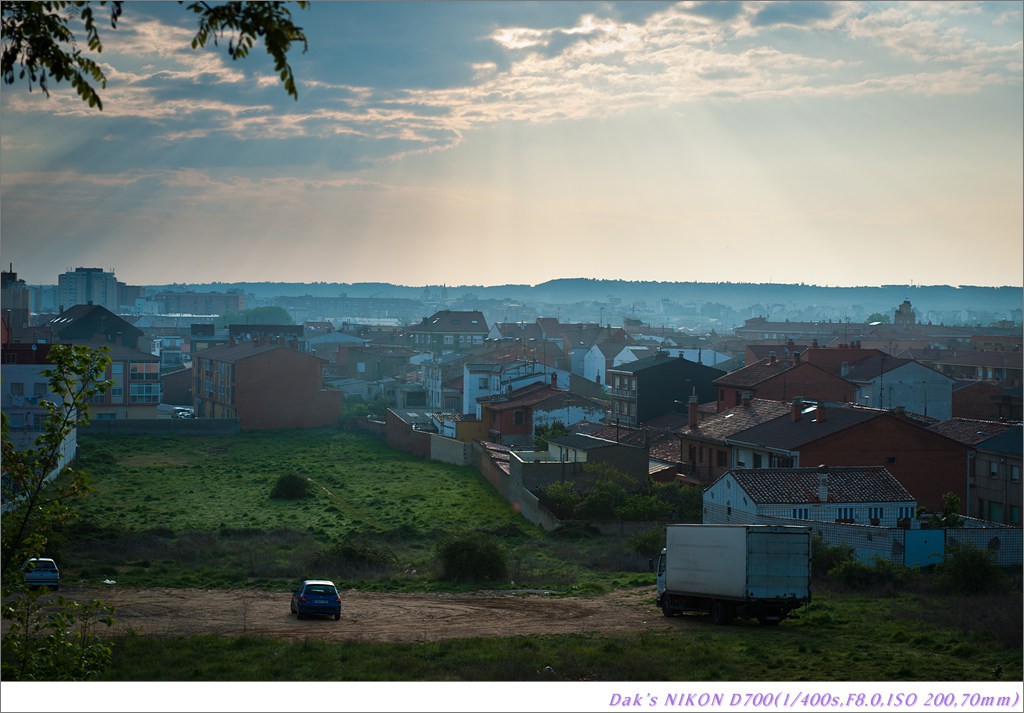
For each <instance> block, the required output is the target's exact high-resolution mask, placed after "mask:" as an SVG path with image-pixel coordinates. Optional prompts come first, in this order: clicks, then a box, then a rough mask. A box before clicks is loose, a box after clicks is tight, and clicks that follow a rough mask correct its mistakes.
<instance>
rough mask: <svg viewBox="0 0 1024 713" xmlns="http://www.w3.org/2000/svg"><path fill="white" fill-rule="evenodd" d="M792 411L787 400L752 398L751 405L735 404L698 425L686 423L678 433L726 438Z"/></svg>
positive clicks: (705, 437) (709, 437)
mask: <svg viewBox="0 0 1024 713" xmlns="http://www.w3.org/2000/svg"><path fill="white" fill-rule="evenodd" d="M790 412H791V406H790V405H789V403H787V402H785V401H773V400H771V399H750V405H749V406H742V405H740V406H733V407H732V408H730V409H727V410H725V411H722V412H721V413H717V414H715V415H714V416H706V417H704V418H703V419H702V420H701V421H700V423H698V424H697V425H696V426H692V427H691V426H689V425H684V426H683V427H682V428H679V429H678V430H677V433H679V434H680V435H682V436H688V437H692V438H703V439H710V440H724V439H725V438H727V437H729V436H731V435H733V434H734V433H739V432H740V431H745V430H747V429H748V428H753V427H754V426H757V425H758V424H762V423H766V422H768V421H771V420H773V419H776V418H779V417H780V416H786V415H787V414H790ZM787 417H788V416H787Z"/></svg>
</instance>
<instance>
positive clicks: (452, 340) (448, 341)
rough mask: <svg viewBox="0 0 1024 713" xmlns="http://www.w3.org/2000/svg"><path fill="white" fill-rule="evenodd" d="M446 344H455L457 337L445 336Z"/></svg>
mask: <svg viewBox="0 0 1024 713" xmlns="http://www.w3.org/2000/svg"><path fill="white" fill-rule="evenodd" d="M444 343H445V344H455V337H454V336H452V335H451V334H446V335H444Z"/></svg>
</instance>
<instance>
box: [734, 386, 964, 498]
mask: <svg viewBox="0 0 1024 713" xmlns="http://www.w3.org/2000/svg"><path fill="white" fill-rule="evenodd" d="M729 444H730V447H731V450H732V453H731V458H732V459H733V460H734V461H737V462H738V461H743V462H744V463H745V464H746V465H747V466H751V465H752V466H753V467H754V468H758V467H768V468H773V467H781V468H796V467H814V466H818V465H826V466H829V467H834V466H884V467H885V469H886V470H888V471H889V472H890V473H892V474H893V476H894V477H895V478H896V479H897V480H898V481H899V482H900V483H902V484H903V487H905V488H906V489H907V491H908V492H910V494H911V495H913V496H914V499H915V500H917V502H918V503H919V504H920V505H922V506H924V507H925V508H927V509H928V510H931V511H937V510H940V509H941V506H942V496H943V495H945V494H946V493H954V494H955V495H956V496H957V497H959V498H960V503H961V512H963V513H966V510H965V509H964V508H965V507H966V503H967V478H968V470H967V468H968V464H967V447H966V446H965V445H964V444H962V443H958V442H957V441H955V440H953V439H951V438H947V437H946V436H944V435H941V434H939V433H935V432H934V431H931V430H929V429H928V428H927V427H926V426H925V425H924V424H922V423H918V422H916V421H914V420H911V419H910V418H909V417H908V416H907V415H905V414H901V413H898V412H889V411H883V410H880V409H868V408H863V407H855V406H849V407H844V406H834V405H830V406H828V407H827V408H826V407H825V406H824V405H822V404H813V403H810V404H809V403H803V404H802V403H800V402H799V401H797V402H794V403H793V405H792V408H791V412H790V413H789V414H787V415H785V416H780V417H777V418H775V419H772V420H770V421H767V422H765V423H762V424H759V425H757V426H753V427H752V428H748V429H746V430H744V431H739V432H736V433H733V434H731V435H730V437H729Z"/></svg>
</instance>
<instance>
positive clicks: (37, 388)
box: [32, 381, 50, 396]
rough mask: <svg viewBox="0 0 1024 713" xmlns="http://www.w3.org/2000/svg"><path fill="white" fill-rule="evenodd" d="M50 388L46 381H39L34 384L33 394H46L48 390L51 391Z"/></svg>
mask: <svg viewBox="0 0 1024 713" xmlns="http://www.w3.org/2000/svg"><path fill="white" fill-rule="evenodd" d="M49 388H50V387H49V385H48V384H47V383H46V382H45V381H37V382H36V383H34V384H32V395H33V396H46V392H47V391H49Z"/></svg>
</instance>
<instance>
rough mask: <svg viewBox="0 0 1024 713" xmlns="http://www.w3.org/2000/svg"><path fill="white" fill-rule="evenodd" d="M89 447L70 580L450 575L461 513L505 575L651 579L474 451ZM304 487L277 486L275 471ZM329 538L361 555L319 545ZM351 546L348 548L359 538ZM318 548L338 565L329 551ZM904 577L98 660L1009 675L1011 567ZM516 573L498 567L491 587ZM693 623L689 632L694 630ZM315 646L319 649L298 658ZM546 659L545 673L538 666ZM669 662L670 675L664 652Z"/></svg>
mask: <svg viewBox="0 0 1024 713" xmlns="http://www.w3.org/2000/svg"><path fill="white" fill-rule="evenodd" d="M81 452H82V456H83V457H82V460H81V466H82V468H83V469H84V470H86V471H87V472H88V473H89V475H90V477H91V481H92V484H93V486H94V488H95V490H94V491H93V492H92V493H91V494H90V495H89V496H88V497H86V498H84V499H82V501H81V503H80V508H79V509H80V513H81V518H80V520H79V521H78V522H77V523H75V524H74V525H72V526H71V527H69V528H68V529H67V530H65V531H64V532H63V533H62V538H61V541H59V542H57V543H55V545H57V547H56V551H57V552H58V553H59V557H60V561H61V564H62V568H63V573H64V578H65V581H67V582H68V583H69V584H72V583H74V582H76V581H77V582H81V583H87V584H93V583H96V582H98V581H102V580H103V579H105V578H113V579H116V580H117V582H118V584H119V585H122V586H128V587H131V586H140V587H142V586H161V587H176V586H181V587H210V588H220V587H223V588H233V587H248V586H256V587H263V588H268V589H277V590H282V591H283V590H285V589H287V588H288V587H290V585H291V584H292V583H293V582H294V580H295V579H297V578H299V577H301V576H305V575H306V573H307V571H308V570H309V568H311V567H315V566H319V567H321V569H318V570H317V574H318V575H319V576H329V577H331V578H333V579H335V580H336V581H337V582H338V583H339V585H340V586H342V587H344V588H352V587H354V588H359V589H373V590H389V591H403V590H405V591H410V590H419V591H429V590H434V589H449V590H450V589H459V588H466V587H468V586H469V585H452V584H449V583H445V582H442V581H441V580H440V578H439V576H438V575H439V570H438V566H437V562H436V555H435V548H436V546H437V544H438V543H440V542H442V541H443V540H444V539H445V538H446V537H448V536H449V535H451V534H453V533H458V532H467V531H473V532H480V533H488V534H492V535H495V536H497V537H498V538H499V539H500V541H501V542H502V543H503V545H504V547H506V549H507V552H508V555H509V564H510V580H511V579H514V580H515V582H516V585H515V586H516V587H517V588H526V587H536V588H544V589H549V590H553V591H555V592H558V593H562V594H586V593H590V592H600V591H607V590H608V589H610V588H616V587H631V586H643V585H650V584H651V582H652V581H653V576H652V575H651V574H650V573H649V572H648V571H647V560H646V557H645V556H641V555H638V554H637V553H636V552H634V551H632V549H631V545H630V542H629V540H628V538H617V537H602V536H596V535H592V534H588V533H587V532H585V531H581V530H579V529H573V530H571V531H568V532H564V533H561V532H560V533H544V532H543V531H541V530H539V529H538V528H535V527H533V526H531V525H530V524H529V523H527V522H526V521H525V520H523V519H522V518H521V517H520V516H519V515H518V514H517V513H515V512H514V511H513V510H512V509H511V508H510V507H509V505H508V503H506V502H505V501H504V500H503V499H502V498H501V497H499V496H498V495H497V494H496V493H495V492H494V491H493V489H492V488H491V486H490V485H489V484H488V483H487V482H486V481H485V480H484V479H483V478H482V477H481V476H480V475H479V474H478V473H477V472H476V471H475V470H473V469H472V468H460V467H453V466H448V465H443V464H439V463H433V462H428V461H424V460H421V459H419V458H416V457H413V456H410V455H408V454H404V453H400V452H395V451H392V450H390V449H388V448H387V447H386V446H384V445H383V444H381V443H380V442H378V441H375V440H373V439H371V438H367V437H362V436H357V435H352V434H347V433H340V432H336V431H333V430H324V431H313V432H288V433H250V434H242V435H238V436H230V437H219V436H218V437H202V438H183V437H132V438H114V437H108V436H102V437H101V436H91V437H84V438H82V439H81ZM287 473H293V474H297V475H300V476H302V477H303V478H306V479H308V482H309V484H310V485H311V486H312V488H311V495H310V496H309V497H307V498H304V499H301V500H274V499H272V498H271V497H270V492H271V489H272V488H273V486H274V483H275V482H276V480H277V478H278V477H279V476H281V475H283V474H287ZM339 544H348V545H351V546H352V548H353V549H352V551H354V552H355V553H356V554H357V555H358V554H360V553H362V554H363V555H366V558H364V559H359V561H358V562H356V563H351V562H350V563H346V562H339V561H338V560H337V559H334V560H332V559H330V558H328V559H324V553H325V552H329V551H331V549H332V548H336V547H337V546H338V545H339ZM357 559H358V558H357ZM324 562H327V563H329V566H330V567H333V568H334V569H328V570H327V571H323V569H322V568H323V566H324V564H323V563H324ZM911 579H912V580H913V582H914V584H913V586H909V585H908V586H907V587H904V588H902V589H901V588H899V587H897V588H894V587H891V586H889V587H882V588H878V589H877V590H875V591H842V590H837V589H834V588H831V587H829V586H827V585H825V586H820V585H819V586H817V588H816V593H815V598H814V601H813V602H812V604H811V605H809V606H808V607H807V608H805V609H804V610H803V611H802V613H801V618H800V619H799V620H797V621H792V622H787V623H786V625H785V626H783V627H759V626H756V625H754V626H743V625H741V626H734V627H713V626H710V625H708V626H698V627H695V628H694V629H693V632H694V635H693V636H689V635H687V636H680V635H679V634H681V633H683V632H680V631H676V630H673V631H665V632H662V631H657V632H652V631H646V632H638V633H636V634H631V635H625V636H598V635H564V636H544V637H513V638H505V639H466V640H449V641H443V642H438V643H430V644H371V643H366V642H346V643H344V644H336V645H332V644H327V643H317V642H301V643H286V642H280V641H274V640H269V639H252V638H214V637H191V638H162V637H144V636H137V635H133V636H128V637H123V638H121V639H118V640H117V646H116V649H115V656H114V663H113V666H112V668H111V670H110V671H109V673H108V676H107V678H108V679H109V680H133V681H158V680H179V681H180V680H191V681H243V680H263V681H273V680H339V681H340V680H350V681H355V680H359V681H372V680H409V681H514V680H530V681H541V680H559V681H582V680H603V681H614V680H623V681H627V680H665V679H666V678H668V679H669V680H682V681H716V680H721V681H732V680H737V681H739V680H752V679H765V680H780V681H802V680H810V681H826V680H836V681H855V680H866V681H904V680H905V681H925V680H938V681H941V680H978V681H986V680H1011V681H1013V680H1016V681H1019V680H1020V679H1021V676H1022V654H1021V647H1020V643H1021V637H1022V631H1021V622H1022V616H1021V604H1022V603H1021V592H1020V578H1019V576H1018V577H1017V578H1016V580H1015V581H1014V582H1013V584H1012V586H1011V589H1010V591H1006V592H999V593H993V594H990V595H979V596H966V595H955V594H949V593H945V592H942V591H938V590H937V589H936V588H935V587H934V586H933V585H932V584H930V583H929V580H928V577H927V576H922V577H914V578H911ZM501 586H511V585H510V584H509V583H489V584H488V585H487V587H488V588H496V587H501ZM689 631H690V630H689V629H688V630H687V633H689ZM310 655H313V656H315V657H316V660H317V662H318V664H317V666H316V667H296V666H295V665H294V661H295V660H297V659H303V660H308V657H309V656H310ZM550 662H558V665H552V668H553V669H554V671H555V673H554V674H552V673H551V671H548V670H547V669H545V666H546V665H548V664H549V663H550ZM666 670H670V671H675V672H678V673H677V674H675V675H673V676H671V677H666V676H665V673H664V672H665V671H666Z"/></svg>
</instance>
